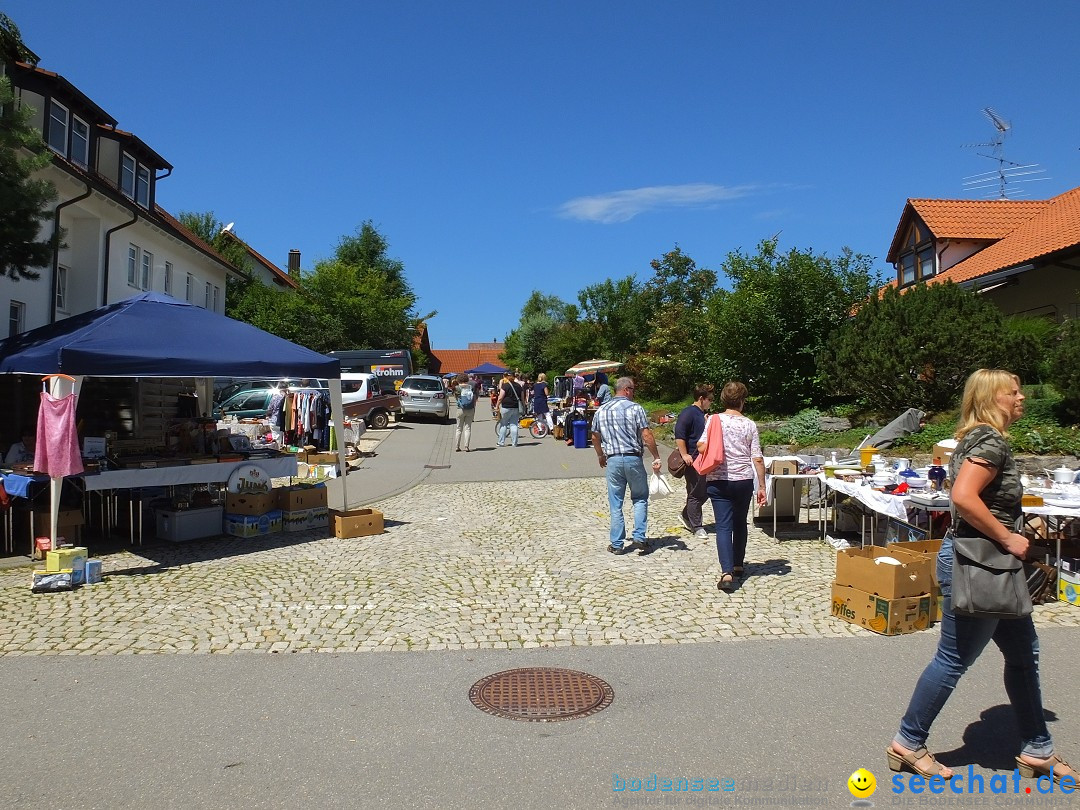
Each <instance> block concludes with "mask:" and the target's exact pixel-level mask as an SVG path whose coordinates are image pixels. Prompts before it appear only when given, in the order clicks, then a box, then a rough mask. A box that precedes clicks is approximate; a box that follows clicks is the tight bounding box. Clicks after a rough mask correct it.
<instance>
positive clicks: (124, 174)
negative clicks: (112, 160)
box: [120, 152, 139, 200]
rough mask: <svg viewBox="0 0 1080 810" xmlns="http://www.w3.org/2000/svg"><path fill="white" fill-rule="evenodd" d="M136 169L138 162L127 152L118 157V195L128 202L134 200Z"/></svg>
mask: <svg viewBox="0 0 1080 810" xmlns="http://www.w3.org/2000/svg"><path fill="white" fill-rule="evenodd" d="M138 167H139V162H138V161H137V160H135V158H133V157H132V156H131V155H129V154H128V153H127V152H124V153H122V154H121V155H120V193H121V194H123V195H124V196H125V197H127V198H128V199H129V200H134V199H135V173H136V171H138ZM129 178H130V179H129Z"/></svg>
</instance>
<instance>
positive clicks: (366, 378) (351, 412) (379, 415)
mask: <svg viewBox="0 0 1080 810" xmlns="http://www.w3.org/2000/svg"><path fill="white" fill-rule="evenodd" d="M386 384H388V385H393V383H392V382H390V381H386ZM341 404H342V409H343V410H344V411H345V415H346V416H349V417H352V418H354V419H363V420H364V423H365V424H367V425H370V426H371V427H372V428H373V429H374V430H382V429H383V428H385V427H386V426H387V425H389V424H390V415H391V414H394V415H395V416H396V418H397V419H399V420H400V419H401V415H402V414H401V399H400V398H399V397H398V395H397V392H396V391H393V390H390V391H383V390H382V383H380V382H379V378H378V376H376V375H375V374H370V373H368V372H355V373H352V372H346V373H345V374H342V375H341Z"/></svg>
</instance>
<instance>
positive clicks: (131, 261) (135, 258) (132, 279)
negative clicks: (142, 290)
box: [127, 242, 139, 287]
mask: <svg viewBox="0 0 1080 810" xmlns="http://www.w3.org/2000/svg"><path fill="white" fill-rule="evenodd" d="M127 283H128V286H129V287H138V286H139V246H138V245H136V244H135V243H134V242H128V256H127Z"/></svg>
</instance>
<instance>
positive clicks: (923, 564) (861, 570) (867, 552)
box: [836, 546, 933, 599]
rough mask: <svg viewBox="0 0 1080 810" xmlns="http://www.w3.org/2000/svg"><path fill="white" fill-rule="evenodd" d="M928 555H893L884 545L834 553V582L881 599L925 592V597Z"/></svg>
mask: <svg viewBox="0 0 1080 810" xmlns="http://www.w3.org/2000/svg"><path fill="white" fill-rule="evenodd" d="M879 557H892V558H893V559H898V560H901V564H900V565H889V564H887V563H877V562H875V560H876V559H878V558H879ZM930 569H931V565H930V559H929V558H928V557H922V558H917V557H915V556H914V555H912V554H908V553H905V552H902V551H901V552H898V553H897V554H893V553H892V552H890V550H889V549H888V548H879V547H877V546H869V547H867V548H851V549H845V550H844V551H838V552H836V584H837V585H847V586H849V587H852V588H858V589H859V590H860V591H863V592H865V593H870V594H876V595H877V596H880V597H881V598H882V599H900V598H903V597H905V596H921V595H924V594H925V595H926V597H927V599H929V598H930V597H929V594H930V586H931V585H932V584H933V575H932V574H931V573H930Z"/></svg>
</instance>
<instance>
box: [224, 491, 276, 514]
mask: <svg viewBox="0 0 1080 810" xmlns="http://www.w3.org/2000/svg"><path fill="white" fill-rule="evenodd" d="M275 504H276V498H275V496H274V492H273V490H269V491H267V492H228V493H226V494H225V512H226V514H229V515H255V516H258V515H265V514H266V513H267V512H269V511H271V510H272V509H274V508H276V507H275Z"/></svg>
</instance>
